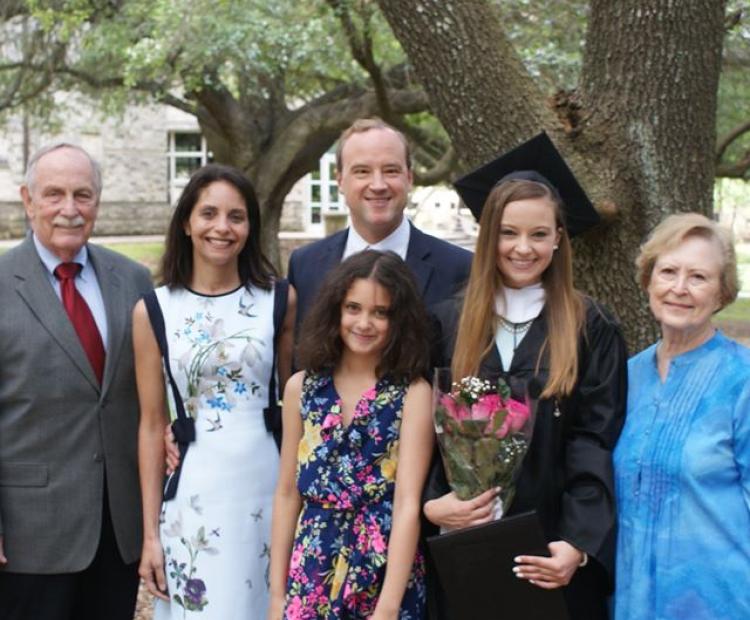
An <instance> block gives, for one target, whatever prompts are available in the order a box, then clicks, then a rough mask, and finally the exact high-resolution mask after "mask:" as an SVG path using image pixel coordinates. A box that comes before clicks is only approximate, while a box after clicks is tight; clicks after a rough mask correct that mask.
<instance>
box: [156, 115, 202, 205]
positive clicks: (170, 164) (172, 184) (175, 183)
mask: <svg viewBox="0 0 750 620" xmlns="http://www.w3.org/2000/svg"><path fill="white" fill-rule="evenodd" d="M182 134H192V135H199V136H200V138H201V146H200V150H199V151H178V150H177V148H176V142H177V140H176V138H177V136H178V135H182ZM167 140H168V143H167V174H168V176H169V178H168V180H167V187H168V190H167V191H168V194H169V195H168V197H167V198H168V200H169V204H170V205H175V204H176V203H177V200H178V199H179V197H180V194H182V190H183V189H185V185H187V182H188V180H189V177H178V176H177V160H178V159H182V158H188V157H189V158H191V159H195V158H200V162H201V164H200V165H201V166H205V165H206V164H207V163H209V162H210V161H212V159H213V155H212V153H211V152H210V151H209V150H208V145H207V144H206V138H204V137H203V136H202V135H201V133H200V131H191V130H185V129H174V130H171V131H169V132H168V134H167Z"/></svg>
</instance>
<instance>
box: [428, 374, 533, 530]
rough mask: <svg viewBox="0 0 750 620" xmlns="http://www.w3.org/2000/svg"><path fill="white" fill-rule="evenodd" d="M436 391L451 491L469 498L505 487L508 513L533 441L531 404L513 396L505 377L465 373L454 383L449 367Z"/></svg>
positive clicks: (503, 499) (438, 379)
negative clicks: (495, 377) (491, 380)
mask: <svg viewBox="0 0 750 620" xmlns="http://www.w3.org/2000/svg"><path fill="white" fill-rule="evenodd" d="M433 393H434V394H433V396H434V409H435V431H436V433H437V438H438V444H439V445H440V453H441V455H442V458H443V464H444V465H445V471H446V475H447V477H448V482H449V484H450V486H451V489H453V491H454V492H455V493H456V496H457V497H458V498H459V499H462V500H466V499H471V498H472V497H476V496H477V495H479V494H480V493H483V492H484V491H486V490H487V489H490V488H492V487H500V489H501V490H500V495H499V500H500V501H499V505H498V507H497V508H496V510H495V516H496V517H500V516H502V514H503V512H505V511H506V510H507V509H508V507H509V506H510V503H511V501H512V500H513V495H514V493H515V481H516V476H517V474H518V470H519V468H520V465H521V463H522V462H523V457H524V456H525V455H526V451H527V450H528V447H529V443H530V442H531V433H532V430H533V416H532V412H531V408H530V407H529V406H528V405H527V404H526V403H522V402H519V401H517V400H513V399H512V398H511V397H510V388H509V387H508V385H507V384H506V383H505V382H504V381H503V380H502V379H500V380H498V381H497V383H491V382H490V381H486V380H484V379H479V378H477V377H464V378H463V379H461V380H460V381H458V382H455V383H453V382H451V381H450V374H449V370H448V369H444V368H438V369H436V370H435V383H434V387H433Z"/></svg>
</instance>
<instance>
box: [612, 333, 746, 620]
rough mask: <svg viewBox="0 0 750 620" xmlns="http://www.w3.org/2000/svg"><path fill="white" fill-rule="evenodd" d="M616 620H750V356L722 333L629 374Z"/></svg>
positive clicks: (652, 354)
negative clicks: (664, 369)
mask: <svg viewBox="0 0 750 620" xmlns="http://www.w3.org/2000/svg"><path fill="white" fill-rule="evenodd" d="M628 384H629V387H628V413H627V419H626V422H625V428H624V429H623V432H622V435H621V436H620V441H619V443H618V444H617V448H616V450H615V454H614V463H615V481H616V489H617V502H618V511H619V530H618V537H617V569H616V570H617V572H616V576H615V579H616V591H615V620H667V619H669V620H672V619H674V620H719V619H722V620H747V619H748V618H750V349H747V348H746V347H743V346H742V345H739V344H737V343H736V342H734V341H732V340H729V339H728V338H727V337H725V336H724V335H723V334H721V333H720V332H717V333H716V334H715V335H714V336H713V337H712V338H711V339H710V340H708V341H707V342H706V343H704V344H703V345H701V346H700V347H698V348H696V349H693V350H692V351H688V352H687V353H684V354H682V355H680V356H677V357H676V358H675V359H674V360H672V362H671V365H670V368H669V374H668V375H667V378H666V381H665V382H664V383H662V381H661V379H660V377H659V373H658V370H657V360H656V345H654V346H651V347H650V348H648V349H646V350H645V351H643V352H642V353H640V354H638V355H636V356H635V357H633V358H631V360H630V361H629V364H628Z"/></svg>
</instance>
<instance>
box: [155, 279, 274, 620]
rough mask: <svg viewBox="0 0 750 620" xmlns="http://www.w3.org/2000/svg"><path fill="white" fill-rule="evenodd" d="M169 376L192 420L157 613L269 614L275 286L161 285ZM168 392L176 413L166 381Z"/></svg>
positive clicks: (171, 507) (170, 510)
mask: <svg viewBox="0 0 750 620" xmlns="http://www.w3.org/2000/svg"><path fill="white" fill-rule="evenodd" d="M156 295H157V298H158V300H159V304H160V306H161V308H162V312H163V314H164V322H165V327H166V334H167V340H168V343H169V357H170V366H171V370H172V374H173V375H174V378H175V381H176V382H177V385H178V387H179V390H180V393H181V395H182V399H183V401H184V403H185V409H186V411H187V412H188V414H189V415H191V416H192V417H193V418H194V419H195V421H196V423H195V427H196V439H195V442H193V443H191V444H190V446H189V448H188V452H187V455H186V457H185V460H184V463H183V468H182V473H181V475H180V481H179V486H178V489H177V495H176V496H175V498H174V499H173V500H171V501H168V502H165V503H164V505H163V508H162V515H161V543H162V546H163V548H164V561H165V571H166V574H167V582H168V585H169V597H170V602H169V603H165V602H163V601H157V602H156V604H155V615H154V618H155V620H176V619H178V618H179V619H184V618H196V619H198V618H200V619H205V620H233V619H235V618H236V619H237V620H251V619H253V618H265V615H266V607H267V603H268V563H269V544H270V538H271V504H272V499H273V491H274V486H275V484H276V477H277V473H278V465H279V456H278V452H277V450H276V445H275V443H274V441H273V437H272V436H271V434H270V433H268V432H267V431H266V429H265V425H264V422H263V409H264V408H265V407H266V406H267V405H268V381H269V378H270V373H271V361H272V356H273V340H272V339H273V290H271V291H264V290H262V289H258V288H255V287H251V288H249V289H248V288H245V287H241V288H239V289H238V290H235V291H233V292H231V293H226V294H224V295H218V296H206V295H199V294H197V293H194V292H192V291H189V290H185V289H182V288H175V289H173V290H169V289H167V288H166V287H162V288H159V289H157V291H156ZM167 396H168V400H169V405H170V411H171V412H172V416H173V417H174V415H175V414H174V411H175V408H174V403H173V402H172V395H171V391H170V388H169V386H168V385H167Z"/></svg>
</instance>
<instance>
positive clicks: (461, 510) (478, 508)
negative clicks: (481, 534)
mask: <svg viewBox="0 0 750 620" xmlns="http://www.w3.org/2000/svg"><path fill="white" fill-rule="evenodd" d="M499 492H500V489H497V488H495V489H489V490H488V491H485V492H484V493H482V494H481V495H477V496H476V497H475V498H473V499H468V500H466V501H462V500H460V499H458V497H456V494H455V493H454V492H453V491H451V492H450V493H447V494H446V495H443V496H442V497H438V498H437V499H432V500H430V501H429V502H427V503H425V505H424V514H425V516H426V517H427V518H428V519H429V520H430V521H431V522H432V523H434V524H435V525H439V526H440V527H442V528H443V529H446V530H458V529H461V528H464V527H469V526H470V525H479V524H481V523H488V522H489V521H492V508H493V506H494V504H495V498H496V497H497V494H498V493H499Z"/></svg>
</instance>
